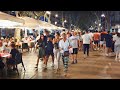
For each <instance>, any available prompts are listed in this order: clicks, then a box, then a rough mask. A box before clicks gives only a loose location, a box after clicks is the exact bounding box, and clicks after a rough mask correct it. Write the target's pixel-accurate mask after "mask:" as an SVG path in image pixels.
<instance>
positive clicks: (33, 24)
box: [19, 17, 40, 29]
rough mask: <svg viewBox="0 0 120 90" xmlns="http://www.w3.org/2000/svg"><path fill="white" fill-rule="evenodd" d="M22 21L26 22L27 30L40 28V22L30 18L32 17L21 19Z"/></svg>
mask: <svg viewBox="0 0 120 90" xmlns="http://www.w3.org/2000/svg"><path fill="white" fill-rule="evenodd" d="M19 18H21V19H23V20H24V22H25V23H24V25H23V27H27V28H31V29H36V28H38V27H39V25H40V24H39V22H38V20H35V19H33V18H30V17H19Z"/></svg>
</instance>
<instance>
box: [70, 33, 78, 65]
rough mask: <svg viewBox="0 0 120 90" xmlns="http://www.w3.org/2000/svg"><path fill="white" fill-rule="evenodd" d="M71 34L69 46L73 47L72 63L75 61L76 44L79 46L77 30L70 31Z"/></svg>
mask: <svg viewBox="0 0 120 90" xmlns="http://www.w3.org/2000/svg"><path fill="white" fill-rule="evenodd" d="M72 33H73V34H72V36H71V37H70V46H72V48H73V53H71V54H72V64H76V63H77V54H78V46H79V39H78V36H77V32H72Z"/></svg>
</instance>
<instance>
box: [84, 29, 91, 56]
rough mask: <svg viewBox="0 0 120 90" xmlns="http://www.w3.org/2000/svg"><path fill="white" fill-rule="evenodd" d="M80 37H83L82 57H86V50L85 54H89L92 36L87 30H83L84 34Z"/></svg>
mask: <svg viewBox="0 0 120 90" xmlns="http://www.w3.org/2000/svg"><path fill="white" fill-rule="evenodd" d="M82 39H83V50H84V58H86V51H87V56H89V45H90V43H91V41H92V38H91V37H90V35H89V33H88V31H86V32H85V34H84V35H83V36H82Z"/></svg>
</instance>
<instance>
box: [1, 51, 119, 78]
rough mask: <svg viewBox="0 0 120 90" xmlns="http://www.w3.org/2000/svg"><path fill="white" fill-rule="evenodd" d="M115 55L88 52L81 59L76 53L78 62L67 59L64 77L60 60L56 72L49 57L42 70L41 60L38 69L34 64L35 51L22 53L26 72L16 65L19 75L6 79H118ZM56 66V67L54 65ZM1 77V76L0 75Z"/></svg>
mask: <svg viewBox="0 0 120 90" xmlns="http://www.w3.org/2000/svg"><path fill="white" fill-rule="evenodd" d="M114 58H115V57H105V56H103V55H102V53H100V52H98V51H92V52H90V56H89V57H88V58H87V59H83V53H82V52H81V51H80V52H79V54H78V63H77V64H71V60H70V61H69V71H68V76H67V77H64V75H63V74H64V73H63V63H62V61H61V71H60V72H59V73H58V74H56V73H55V69H54V68H52V67H51V59H49V63H48V69H47V70H46V71H43V68H42V65H43V64H42V61H41V62H40V63H39V67H38V70H36V68H34V67H35V64H36V60H37V53H34V52H31V53H24V54H23V62H24V64H25V68H26V72H24V70H23V69H22V67H21V65H18V68H19V72H20V76H17V75H16V74H13V75H10V76H8V77H7V78H8V79H120V62H116V61H115V60H114ZM55 68H56V67H55ZM1 78H3V77H1Z"/></svg>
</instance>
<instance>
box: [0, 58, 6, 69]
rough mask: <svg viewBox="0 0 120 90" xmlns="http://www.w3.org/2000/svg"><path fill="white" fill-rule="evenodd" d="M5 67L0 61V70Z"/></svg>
mask: <svg viewBox="0 0 120 90" xmlns="http://www.w3.org/2000/svg"><path fill="white" fill-rule="evenodd" d="M4 67H5V64H4V63H3V62H2V60H0V69H3V68H4Z"/></svg>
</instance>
